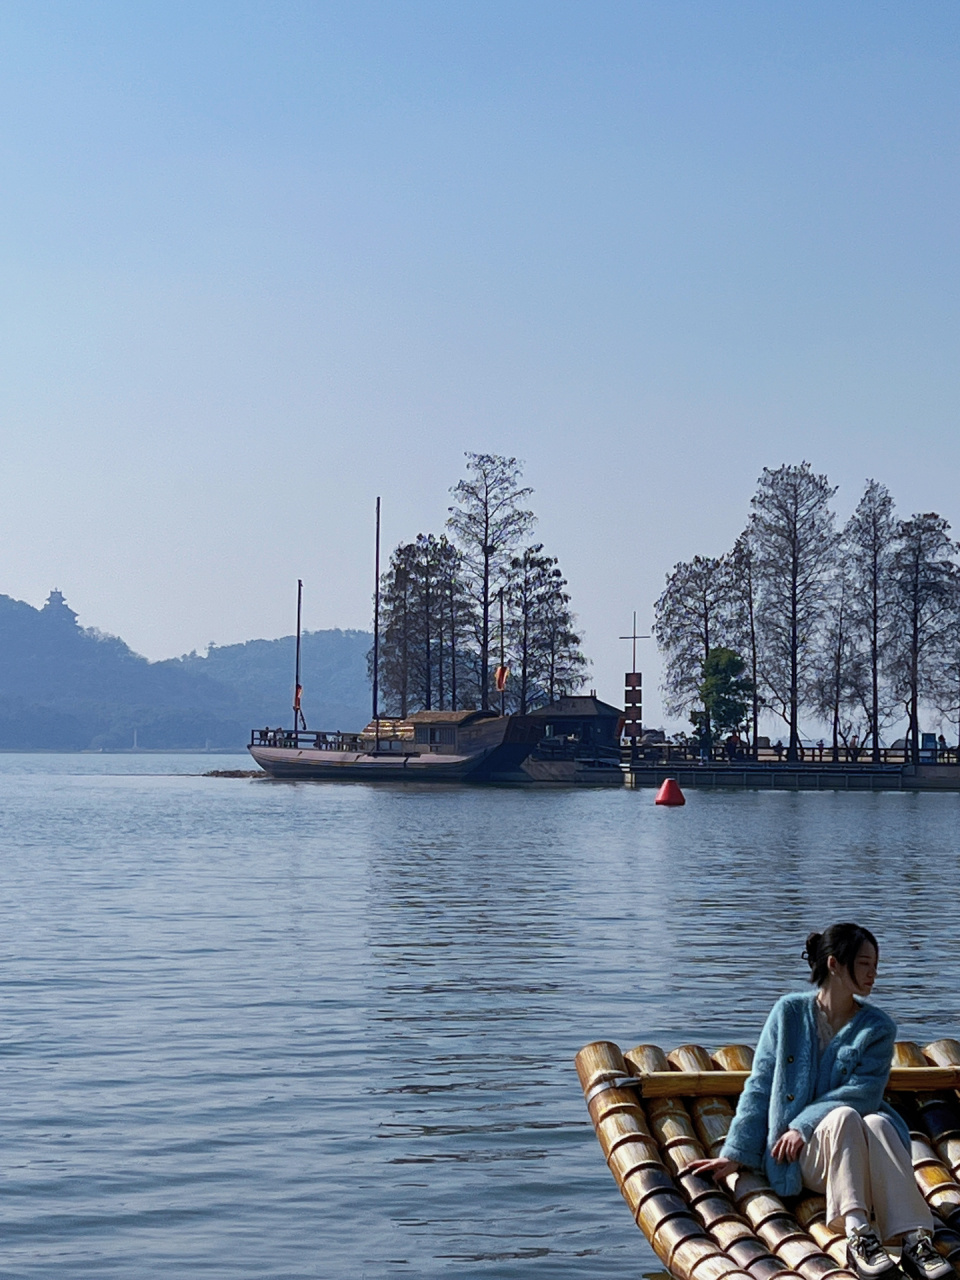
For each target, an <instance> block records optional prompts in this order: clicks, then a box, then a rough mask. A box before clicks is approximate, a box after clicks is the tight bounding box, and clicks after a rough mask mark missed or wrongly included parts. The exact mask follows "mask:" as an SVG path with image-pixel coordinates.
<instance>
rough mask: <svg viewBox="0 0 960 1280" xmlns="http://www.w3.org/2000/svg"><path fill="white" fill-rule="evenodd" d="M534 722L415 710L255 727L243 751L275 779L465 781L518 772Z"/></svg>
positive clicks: (481, 713) (482, 713)
mask: <svg viewBox="0 0 960 1280" xmlns="http://www.w3.org/2000/svg"><path fill="white" fill-rule="evenodd" d="M539 732H540V729H539V726H538V725H537V724H536V723H534V724H532V725H531V724H530V723H529V719H528V718H527V717H524V716H498V715H497V713H496V712H495V711H418V712H416V713H415V714H414V715H411V716H409V717H408V718H407V720H406V721H403V722H394V724H393V725H392V726H391V725H388V723H387V722H386V721H384V720H380V722H379V725H378V726H376V727H375V726H374V724H373V723H371V724H370V725H368V727H367V728H366V729H365V730H364V731H363V733H323V732H313V731H308V730H284V729H276V730H274V729H255V730H254V731H253V733H252V734H251V738H250V743H249V745H248V747H247V750H248V751H249V752H250V754H251V755H252V756H253V758H254V760H256V762H257V764H258V765H260V767H261V768H262V769H265V770H266V772H267V773H269V774H272V775H273V777H275V778H302V779H330V778H340V779H355V780H357V779H366V780H372V781H377V782H384V781H391V780H393V781H399V782H463V781H478V780H480V779H486V778H488V777H489V776H490V774H491V772H493V771H495V770H504V771H506V770H515V769H516V768H517V767H518V766H519V764H520V762H521V761H522V760H523V759H524V757H525V756H526V755H528V754H529V752H530V750H531V749H532V747H533V745H534V743H535V740H536V735H538V734H539Z"/></svg>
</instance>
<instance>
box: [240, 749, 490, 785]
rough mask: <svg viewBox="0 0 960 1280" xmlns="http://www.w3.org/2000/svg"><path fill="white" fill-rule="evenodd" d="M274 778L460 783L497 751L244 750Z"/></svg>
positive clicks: (481, 766) (480, 768)
mask: <svg viewBox="0 0 960 1280" xmlns="http://www.w3.org/2000/svg"><path fill="white" fill-rule="evenodd" d="M247 749H248V751H249V752H250V754H251V755H252V756H253V758H254V760H256V762H257V764H258V765H259V766H260V768H261V769H263V770H265V771H266V772H267V773H269V774H270V775H271V776H272V777H274V778H288V779H289V778H302V779H331V778H338V779H340V780H341V781H343V780H366V781H375V782H388V781H389V782H463V781H465V780H466V779H467V778H469V777H471V775H473V774H475V773H477V772H478V771H480V770H482V768H483V766H484V764H485V763H486V761H487V759H488V758H489V756H490V755H491V754H492V753H493V752H494V751H495V750H496V748H495V747H489V748H487V749H486V750H485V751H481V752H478V753H477V754H475V755H469V756H464V755H439V754H435V753H432V752H430V753H428V752H424V753H422V754H415V753H413V752H407V753H400V752H392V751H381V752H374V751H369V752H365V751H316V750H311V749H310V748H298V747H262V746H251V747H248V748H247Z"/></svg>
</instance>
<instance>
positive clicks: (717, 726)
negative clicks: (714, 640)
mask: <svg viewBox="0 0 960 1280" xmlns="http://www.w3.org/2000/svg"><path fill="white" fill-rule="evenodd" d="M746 669H747V664H746V663H745V662H744V660H743V659H742V658H741V657H740V655H739V653H735V652H734V650H733V649H727V648H725V647H723V646H722V645H721V646H718V647H717V648H715V649H711V650H710V652H709V653H708V654H707V656H706V659H705V660H704V663H703V668H702V675H701V680H700V686H699V689H698V694H699V697H700V703H701V705H702V707H703V710H702V711H699V712H696V713H695V714H694V716H693V717H691V718H692V720H693V723H694V725H695V726H696V727H697V728H698V729H699V730H700V734H701V737H702V736H703V735H704V734H705V735H706V737H707V739H708V740H711V739H712V737H713V734H714V733H718V734H722V733H733V732H735V731H737V730H739V729H740V728H741V727H742V725H743V722H744V720H745V719H746V715H747V706H748V704H749V700H750V698H751V696H752V694H753V681H752V680H751V679H750V677H749V676H747V675H745V674H744V673H745V671H746Z"/></svg>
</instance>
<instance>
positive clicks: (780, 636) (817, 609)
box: [750, 462, 836, 760]
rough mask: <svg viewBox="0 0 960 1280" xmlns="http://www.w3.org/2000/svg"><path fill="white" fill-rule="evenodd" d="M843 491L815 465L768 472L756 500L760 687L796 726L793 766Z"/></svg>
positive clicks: (792, 734) (752, 518)
mask: <svg viewBox="0 0 960 1280" xmlns="http://www.w3.org/2000/svg"><path fill="white" fill-rule="evenodd" d="M835 493H836V488H835V487H834V486H832V485H831V484H830V483H829V481H828V480H827V477H826V476H823V475H815V474H814V473H813V471H812V470H811V468H810V464H809V463H808V462H802V463H801V464H800V465H799V466H789V465H785V466H782V467H778V468H777V470H776V471H771V470H769V469H768V468H767V467H764V469H763V474H762V475H761V477H760V480H759V483H758V487H757V492H756V493H755V494H754V496H753V498H752V500H751V506H752V508H753V511H752V513H751V516H750V528H751V534H752V538H753V543H754V547H755V554H756V560H755V568H756V578H757V587H758V601H759V608H758V614H757V617H758V622H759V628H758V630H759V633H760V652H761V655H762V661H761V672H760V674H761V679H762V681H763V684H764V687H765V689H766V690H767V691H768V694H769V699H768V702H769V704H770V705H772V706H773V707H774V708H775V709H776V710H777V712H778V713H779V714H780V715H781V716H782V718H783V719H784V720H785V721H786V723H787V724H788V725H789V729H790V741H789V745H788V748H787V759H788V760H797V759H798V758H799V755H800V731H799V709H800V703H801V699H802V698H803V697H804V696H805V694H806V692H807V689H808V686H809V682H810V679H811V676H812V673H813V667H814V663H815V660H816V643H817V631H818V628H819V626H820V623H821V621H822V618H823V609H824V601H823V581H824V576H825V574H826V572H827V570H828V569H829V567H830V564H831V559H832V556H833V553H834V549H835V548H834V517H833V512H832V511H831V510H830V505H829V504H830V499H831V498H832V497H833V495H834V494H835Z"/></svg>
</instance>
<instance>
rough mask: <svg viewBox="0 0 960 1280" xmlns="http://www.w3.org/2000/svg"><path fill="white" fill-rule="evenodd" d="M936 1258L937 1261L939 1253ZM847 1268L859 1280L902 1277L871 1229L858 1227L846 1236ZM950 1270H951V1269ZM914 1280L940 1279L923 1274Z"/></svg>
mask: <svg viewBox="0 0 960 1280" xmlns="http://www.w3.org/2000/svg"><path fill="white" fill-rule="evenodd" d="M932 1247H933V1246H932V1245H931V1248H932ZM904 1252H906V1250H904ZM934 1253H936V1250H934ZM936 1256H937V1258H938V1259H939V1257H940V1255H939V1253H936ZM847 1266H848V1267H849V1268H850V1270H851V1271H855V1272H856V1273H857V1276H858V1277H859V1280H881V1277H882V1278H883V1280H896V1278H897V1277H900V1278H901V1280H902V1277H903V1272H902V1271H901V1270H900V1268H899V1267H898V1266H897V1264H896V1263H895V1262H894V1260H893V1259H892V1258H891V1257H890V1255H889V1253H887V1251H886V1249H885V1248H884V1247H883V1245H882V1244H881V1243H880V1241H879V1239H878V1237H877V1233H876V1232H875V1231H874V1229H873V1227H858V1228H857V1230H856V1231H851V1232H850V1234H849V1235H848V1236H847ZM950 1269H951V1270H953V1268H952V1267H951V1268H950ZM914 1280H940V1277H939V1276H937V1277H934V1276H933V1275H932V1274H931V1275H928V1274H927V1273H926V1272H923V1273H921V1274H920V1275H914Z"/></svg>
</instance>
